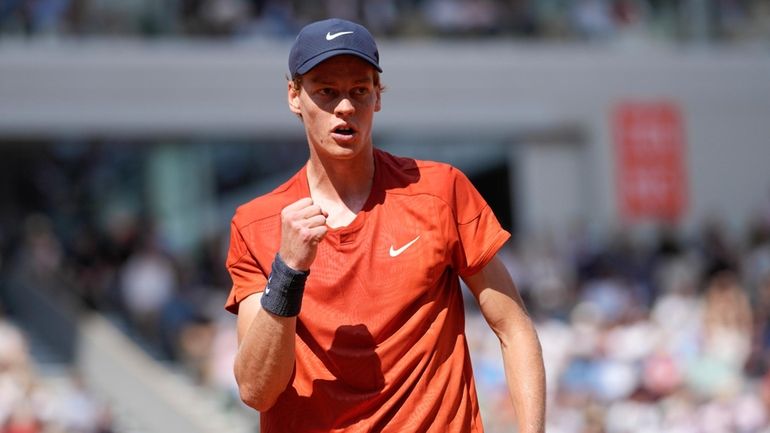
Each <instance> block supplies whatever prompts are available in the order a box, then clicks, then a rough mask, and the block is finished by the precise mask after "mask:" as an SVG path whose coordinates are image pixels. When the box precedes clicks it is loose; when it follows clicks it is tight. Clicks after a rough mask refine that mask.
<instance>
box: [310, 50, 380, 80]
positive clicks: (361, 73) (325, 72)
mask: <svg viewBox="0 0 770 433" xmlns="http://www.w3.org/2000/svg"><path fill="white" fill-rule="evenodd" d="M374 73H375V69H374V66H372V65H371V64H369V62H367V61H365V60H363V59H361V58H359V57H356V56H351V55H347V54H346V55H339V56H334V57H332V58H329V59H327V60H324V61H323V62H321V63H319V64H318V65H317V66H315V67H314V68H313V69H311V70H309V71H308V72H307V73H305V74H304V75H303V76H302V78H303V81H304V80H309V81H314V82H319V81H324V82H325V81H340V80H350V81H354V82H359V81H361V82H368V81H372V80H373V79H374Z"/></svg>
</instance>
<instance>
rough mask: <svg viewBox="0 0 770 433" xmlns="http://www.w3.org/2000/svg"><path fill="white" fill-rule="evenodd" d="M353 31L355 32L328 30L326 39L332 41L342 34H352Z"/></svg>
mask: <svg viewBox="0 0 770 433" xmlns="http://www.w3.org/2000/svg"><path fill="white" fill-rule="evenodd" d="M351 33H353V31H347V32H337V33H332V32H326V40H327V41H331V40H333V39H336V38H338V37H339V36H342V35H349V34H351Z"/></svg>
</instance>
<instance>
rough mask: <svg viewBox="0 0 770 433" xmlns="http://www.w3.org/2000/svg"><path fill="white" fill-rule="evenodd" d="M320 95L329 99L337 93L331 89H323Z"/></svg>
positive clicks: (319, 91) (320, 90) (319, 92)
mask: <svg viewBox="0 0 770 433" xmlns="http://www.w3.org/2000/svg"><path fill="white" fill-rule="evenodd" d="M318 94H319V95H321V96H326V97H329V96H335V95H336V94H337V92H336V91H335V90H334V89H332V88H331V87H322V88H320V89H318Z"/></svg>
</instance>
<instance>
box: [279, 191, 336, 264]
mask: <svg viewBox="0 0 770 433" xmlns="http://www.w3.org/2000/svg"><path fill="white" fill-rule="evenodd" d="M327 216H328V214H327V213H326V212H324V211H323V210H321V207H320V206H318V205H315V204H313V199H311V198H310V197H305V198H302V199H299V200H297V201H296V202H294V203H292V204H290V205H288V206H286V207H285V208H283V210H282V211H281V248H280V250H279V251H278V253H279V254H280V255H281V258H282V259H283V261H284V263H286V265H288V266H289V267H290V268H292V269H295V270H297V271H307V270H309V269H310V265H311V264H312V263H313V260H315V255H316V251H317V250H318V244H319V243H320V242H321V240H322V239H323V238H324V236H325V235H326V231H327V229H328V228H327V226H326V217H327Z"/></svg>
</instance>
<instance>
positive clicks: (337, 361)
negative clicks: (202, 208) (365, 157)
mask: <svg viewBox="0 0 770 433" xmlns="http://www.w3.org/2000/svg"><path fill="white" fill-rule="evenodd" d="M374 158H375V176H374V182H373V186H372V192H371V194H370V197H369V199H368V201H367V203H366V204H365V205H364V208H363V209H362V210H361V211H360V212H359V213H358V215H357V216H356V218H355V220H354V221H353V222H352V223H351V224H349V225H348V226H346V227H342V228H337V229H331V230H330V231H329V232H328V233H327V235H326V237H325V238H324V239H323V241H322V242H321V243H320V245H319V247H318V254H317V256H316V259H315V261H314V262H313V264H312V266H311V268H310V276H309V277H308V280H307V283H306V286H305V293H304V297H303V301H302V311H301V313H300V314H299V316H298V320H297V337H296V346H295V347H296V357H295V358H296V365H295V371H294V375H293V378H292V380H291V382H290V383H289V385H288V386H287V388H286V390H285V391H284V392H283V393H282V394H281V395H280V397H279V398H278V401H277V403H276V404H275V406H273V408H271V409H270V410H268V411H266V412H265V413H263V414H262V416H261V425H262V432H263V433H276V432H298V433H299V432H301V433H304V432H341V431H346V432H348V431H349V432H398V433H404V432H409V433H417V432H441V433H448V432H457V433H460V432H463V433H467V432H482V431H483V428H482V425H481V419H480V416H479V409H478V402H477V398H476V391H475V385H474V380H473V374H472V370H471V363H470V356H469V354H468V348H467V344H466V340H465V333H464V326H465V320H464V310H463V300H462V295H461V293H460V285H459V280H458V276H463V275H472V274H474V273H475V272H477V271H478V270H480V269H481V268H482V267H483V266H485V265H486V264H487V263H488V262H489V261H490V260H491V259H492V257H493V256H494V255H495V253H496V252H497V251H498V250H499V249H500V247H502V245H503V244H504V243H505V241H506V240H507V239H508V238H509V236H510V235H509V234H508V232H506V231H505V230H503V229H502V228H501V227H500V224H499V223H498V221H497V219H496V218H495V216H494V214H493V213H492V211H491V209H490V208H489V206H488V205H487V203H486V202H485V201H484V199H483V198H482V197H481V195H480V194H479V193H478V191H476V189H475V188H474V187H473V185H472V184H471V183H470V181H469V180H468V179H467V178H466V177H465V176H464V175H463V174H462V173H461V172H460V171H459V170H457V169H455V168H453V167H451V166H449V165H447V164H442V163H436V162H428V161H416V160H413V159H408V158H399V157H395V156H393V155H390V154H388V153H386V152H383V151H380V150H376V149H375V151H374ZM309 196H310V192H309V188H308V183H307V174H306V169H305V168H303V169H301V170H300V171H299V172H298V173H297V174H296V175H295V176H293V177H292V178H291V179H290V180H289V181H287V182H286V183H284V184H283V185H282V186H280V187H278V188H276V189H275V190H274V191H272V192H271V193H269V194H266V195H264V196H261V197H258V198H256V199H254V200H252V201H251V202H249V203H247V204H245V205H243V206H241V207H239V208H238V210H237V211H236V214H235V216H234V217H233V220H232V226H231V239H230V250H229V254H228V258H227V268H228V270H229V271H230V275H231V277H232V280H233V287H232V290H231V292H230V295H229V297H228V299H227V303H226V308H227V309H228V311H231V312H233V313H236V314H237V313H238V304H239V302H240V301H242V300H243V299H244V298H246V297H247V296H249V295H251V294H253V293H256V292H261V291H262V290H263V289H264V287H265V284H266V282H267V276H268V274H269V272H270V270H271V264H272V261H273V258H274V256H275V253H276V252H277V251H278V249H279V245H280V238H281V236H280V235H281V233H280V231H281V221H280V212H281V210H282V209H283V208H284V207H286V206H287V205H289V204H291V203H293V202H295V201H297V200H299V199H300V198H302V197H309Z"/></svg>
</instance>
